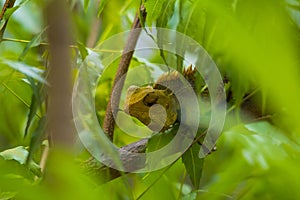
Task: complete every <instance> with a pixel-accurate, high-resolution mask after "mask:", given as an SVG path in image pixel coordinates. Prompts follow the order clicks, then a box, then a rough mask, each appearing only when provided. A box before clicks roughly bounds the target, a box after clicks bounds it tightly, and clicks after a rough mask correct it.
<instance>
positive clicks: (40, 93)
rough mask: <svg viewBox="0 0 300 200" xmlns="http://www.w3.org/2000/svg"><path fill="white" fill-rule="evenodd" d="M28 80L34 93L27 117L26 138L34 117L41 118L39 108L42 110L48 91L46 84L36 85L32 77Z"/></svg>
mask: <svg viewBox="0 0 300 200" xmlns="http://www.w3.org/2000/svg"><path fill="white" fill-rule="evenodd" d="M27 79H28V80H29V82H30V85H31V88H32V91H33V93H32V96H31V104H30V108H29V113H28V116H27V123H26V127H25V133H24V137H26V136H27V134H28V130H29V127H30V125H31V123H32V121H33V119H34V117H35V116H37V117H38V118H41V117H40V116H39V115H38V114H37V111H38V109H39V108H41V106H42V103H43V102H44V100H45V98H46V90H45V87H44V84H43V83H40V82H38V83H37V84H36V83H35V81H34V80H33V79H32V78H30V77H28V78H27Z"/></svg>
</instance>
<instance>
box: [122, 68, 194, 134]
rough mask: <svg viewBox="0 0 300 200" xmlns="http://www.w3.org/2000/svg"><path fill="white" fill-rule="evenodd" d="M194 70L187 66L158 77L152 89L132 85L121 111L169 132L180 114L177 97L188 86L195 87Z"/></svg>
mask: <svg viewBox="0 0 300 200" xmlns="http://www.w3.org/2000/svg"><path fill="white" fill-rule="evenodd" d="M195 72H196V70H195V69H193V68H192V66H190V67H189V68H187V70H184V71H183V76H180V74H179V73H178V72H176V71H175V72H168V73H165V74H163V75H161V76H160V77H159V78H158V79H157V81H156V82H155V83H154V84H153V86H146V87H137V86H131V87H130V88H129V89H128V91H127V95H126V102H125V108H124V111H125V112H126V113H127V114H129V115H131V116H133V117H135V118H137V119H138V120H140V121H141V122H142V123H143V124H145V125H147V126H148V127H149V128H150V129H152V130H154V131H158V130H161V131H164V130H167V129H169V128H170V127H171V126H172V125H173V124H174V123H175V122H176V121H177V120H178V117H179V115H180V113H179V110H180V107H179V103H178V100H177V98H176V97H177V95H178V94H180V93H181V94H182V93H184V91H185V89H186V87H187V84H190V86H191V87H192V88H194V84H195V76H194V75H195ZM183 95H184V94H183Z"/></svg>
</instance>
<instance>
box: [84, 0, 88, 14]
mask: <svg viewBox="0 0 300 200" xmlns="http://www.w3.org/2000/svg"><path fill="white" fill-rule="evenodd" d="M89 5H90V0H84V5H83V7H84V12H86V11H87V9H88V8H89Z"/></svg>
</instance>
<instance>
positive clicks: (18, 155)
mask: <svg viewBox="0 0 300 200" xmlns="http://www.w3.org/2000/svg"><path fill="white" fill-rule="evenodd" d="M0 156H2V157H3V158H4V159H5V160H15V161H18V162H19V163H20V164H25V162H26V159H27V156H28V151H27V150H26V149H25V147H23V146H18V147H15V148H12V149H7V150H5V151H2V152H1V153H0Z"/></svg>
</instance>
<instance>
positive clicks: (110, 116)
mask: <svg viewBox="0 0 300 200" xmlns="http://www.w3.org/2000/svg"><path fill="white" fill-rule="evenodd" d="M140 13H141V15H139V14H137V15H136V17H135V19H134V22H133V25H132V27H131V31H130V33H129V36H128V39H127V41H126V44H125V48H124V51H123V54H122V57H121V61H120V64H119V66H118V70H117V73H116V75H115V80H114V83H113V87H112V91H111V94H110V99H109V101H108V104H107V108H106V114H105V117H104V123H103V129H104V132H105V133H106V134H107V135H108V137H109V138H110V140H111V141H113V137H114V127H115V120H114V116H116V115H115V114H116V113H113V112H117V111H116V110H112V108H117V107H118V106H119V103H120V96H121V91H122V89H123V85H124V81H125V78H123V76H126V73H127V71H128V68H129V64H130V61H131V58H132V55H133V53H134V51H133V50H132V49H134V48H135V46H136V43H137V41H138V38H139V35H140V32H141V30H140V28H141V19H140V18H139V16H142V17H143V18H145V17H146V11H145V9H144V7H143V6H142V7H141V8H140ZM117 83H118V84H117ZM112 99H113V100H114V101H113V102H112Z"/></svg>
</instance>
